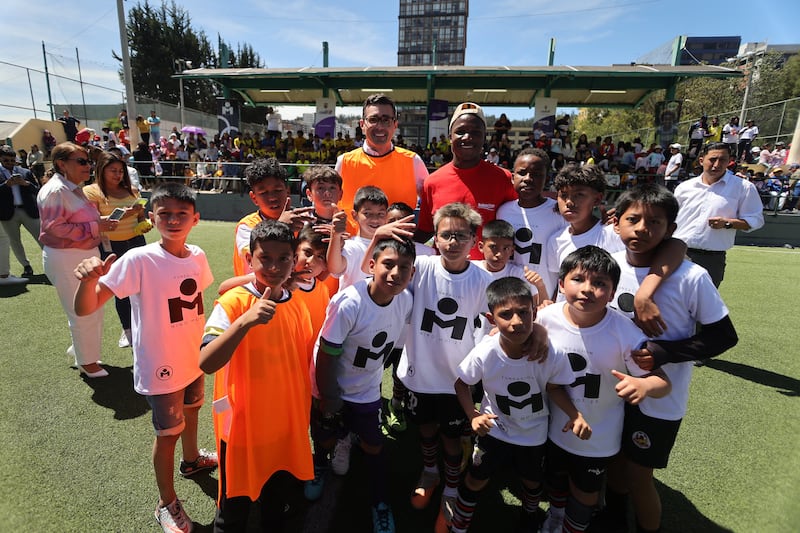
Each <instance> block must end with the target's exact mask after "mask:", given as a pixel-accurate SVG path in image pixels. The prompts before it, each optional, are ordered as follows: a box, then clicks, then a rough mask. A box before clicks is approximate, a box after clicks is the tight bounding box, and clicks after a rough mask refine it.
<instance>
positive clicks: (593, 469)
mask: <svg viewBox="0 0 800 533" xmlns="http://www.w3.org/2000/svg"><path fill="white" fill-rule="evenodd" d="M610 462H611V457H582V456H580V455H575V454H574V453H570V452H568V451H566V450H564V449H563V448H561V447H559V446H557V445H556V444H554V443H553V441H550V440H548V441H547V452H546V461H545V468H546V469H547V473H548V475H551V474H558V473H563V472H566V473H567V474H568V475H569V479H570V480H571V481H572V482H573V483H574V484H575V486H576V487H578V488H579V489H581V490H582V491H583V492H600V489H602V488H603V480H604V478H605V474H606V470H607V469H608V463H610Z"/></svg>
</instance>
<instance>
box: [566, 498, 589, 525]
mask: <svg viewBox="0 0 800 533" xmlns="http://www.w3.org/2000/svg"><path fill="white" fill-rule="evenodd" d="M592 512H593V509H592V507H589V506H588V505H584V504H582V503H581V502H579V501H578V500H576V499H575V498H573V497H572V496H570V497H569V499H568V500H567V509H566V512H565V513H564V530H563V531H564V533H581V532H583V531H586V528H588V527H589V522H591V521H592Z"/></svg>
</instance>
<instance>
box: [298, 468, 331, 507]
mask: <svg viewBox="0 0 800 533" xmlns="http://www.w3.org/2000/svg"><path fill="white" fill-rule="evenodd" d="M327 471H328V469H327V468H323V467H321V466H315V467H314V479H311V480H309V481H306V482H305V484H304V485H303V496H305V497H306V500H308V501H310V502H315V501H317V500H319V499H320V497H321V496H322V489H323V488H325V473H326V472H327Z"/></svg>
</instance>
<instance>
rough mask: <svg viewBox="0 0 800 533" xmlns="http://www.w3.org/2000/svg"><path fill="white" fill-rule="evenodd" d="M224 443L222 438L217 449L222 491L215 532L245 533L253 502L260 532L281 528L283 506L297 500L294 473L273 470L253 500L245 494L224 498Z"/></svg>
mask: <svg viewBox="0 0 800 533" xmlns="http://www.w3.org/2000/svg"><path fill="white" fill-rule="evenodd" d="M226 448H227V444H226V443H225V441H222V442H221V444H220V450H219V475H220V480H221V481H222V482H221V491H222V492H221V494H220V496H219V506H218V507H217V514H216V516H215V517H214V533H234V532H235V533H245V532H246V531H247V522H248V519H249V517H250V510H251V508H252V506H253V505H257V506H258V510H259V511H260V513H261V520H260V529H259V531H262V532H278V531H283V529H284V523H285V521H286V512H285V511H286V506H287V505H288V504H289V503H290V502H296V501H297V494H299V492H300V487H301V484H300V482H299V481H298V480H297V478H295V477H294V476H293V475H291V474H290V473H288V472H286V471H283V470H282V471H280V472H275V473H274V474H273V475H272V477H270V478H269V479H268V480H267V482H266V483H264V486H263V487H261V494H260V495H259V497H258V500H256V501H255V502H254V501H253V500H251V499H250V498H248V497H247V496H237V497H235V498H226V497H225V493H226V492H227V483H226V473H225V452H226Z"/></svg>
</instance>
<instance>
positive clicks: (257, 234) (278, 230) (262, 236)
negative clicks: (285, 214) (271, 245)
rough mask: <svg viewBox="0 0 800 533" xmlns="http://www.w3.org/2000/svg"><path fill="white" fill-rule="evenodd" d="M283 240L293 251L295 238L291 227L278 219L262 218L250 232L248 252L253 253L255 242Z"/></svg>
mask: <svg viewBox="0 0 800 533" xmlns="http://www.w3.org/2000/svg"><path fill="white" fill-rule="evenodd" d="M270 241H273V242H285V243H287V244H288V245H289V246H290V247H291V248H292V251H294V248H295V238H294V233H292V229H291V228H290V227H289V226H288V225H287V224H285V223H283V222H280V221H278V220H272V219H267V220H262V221H261V222H259V223H258V224H256V226H255V227H254V228H253V230H252V231H251V232H250V253H253V252H254V251H255V249H256V245H257V244H261V243H264V242H270Z"/></svg>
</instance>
